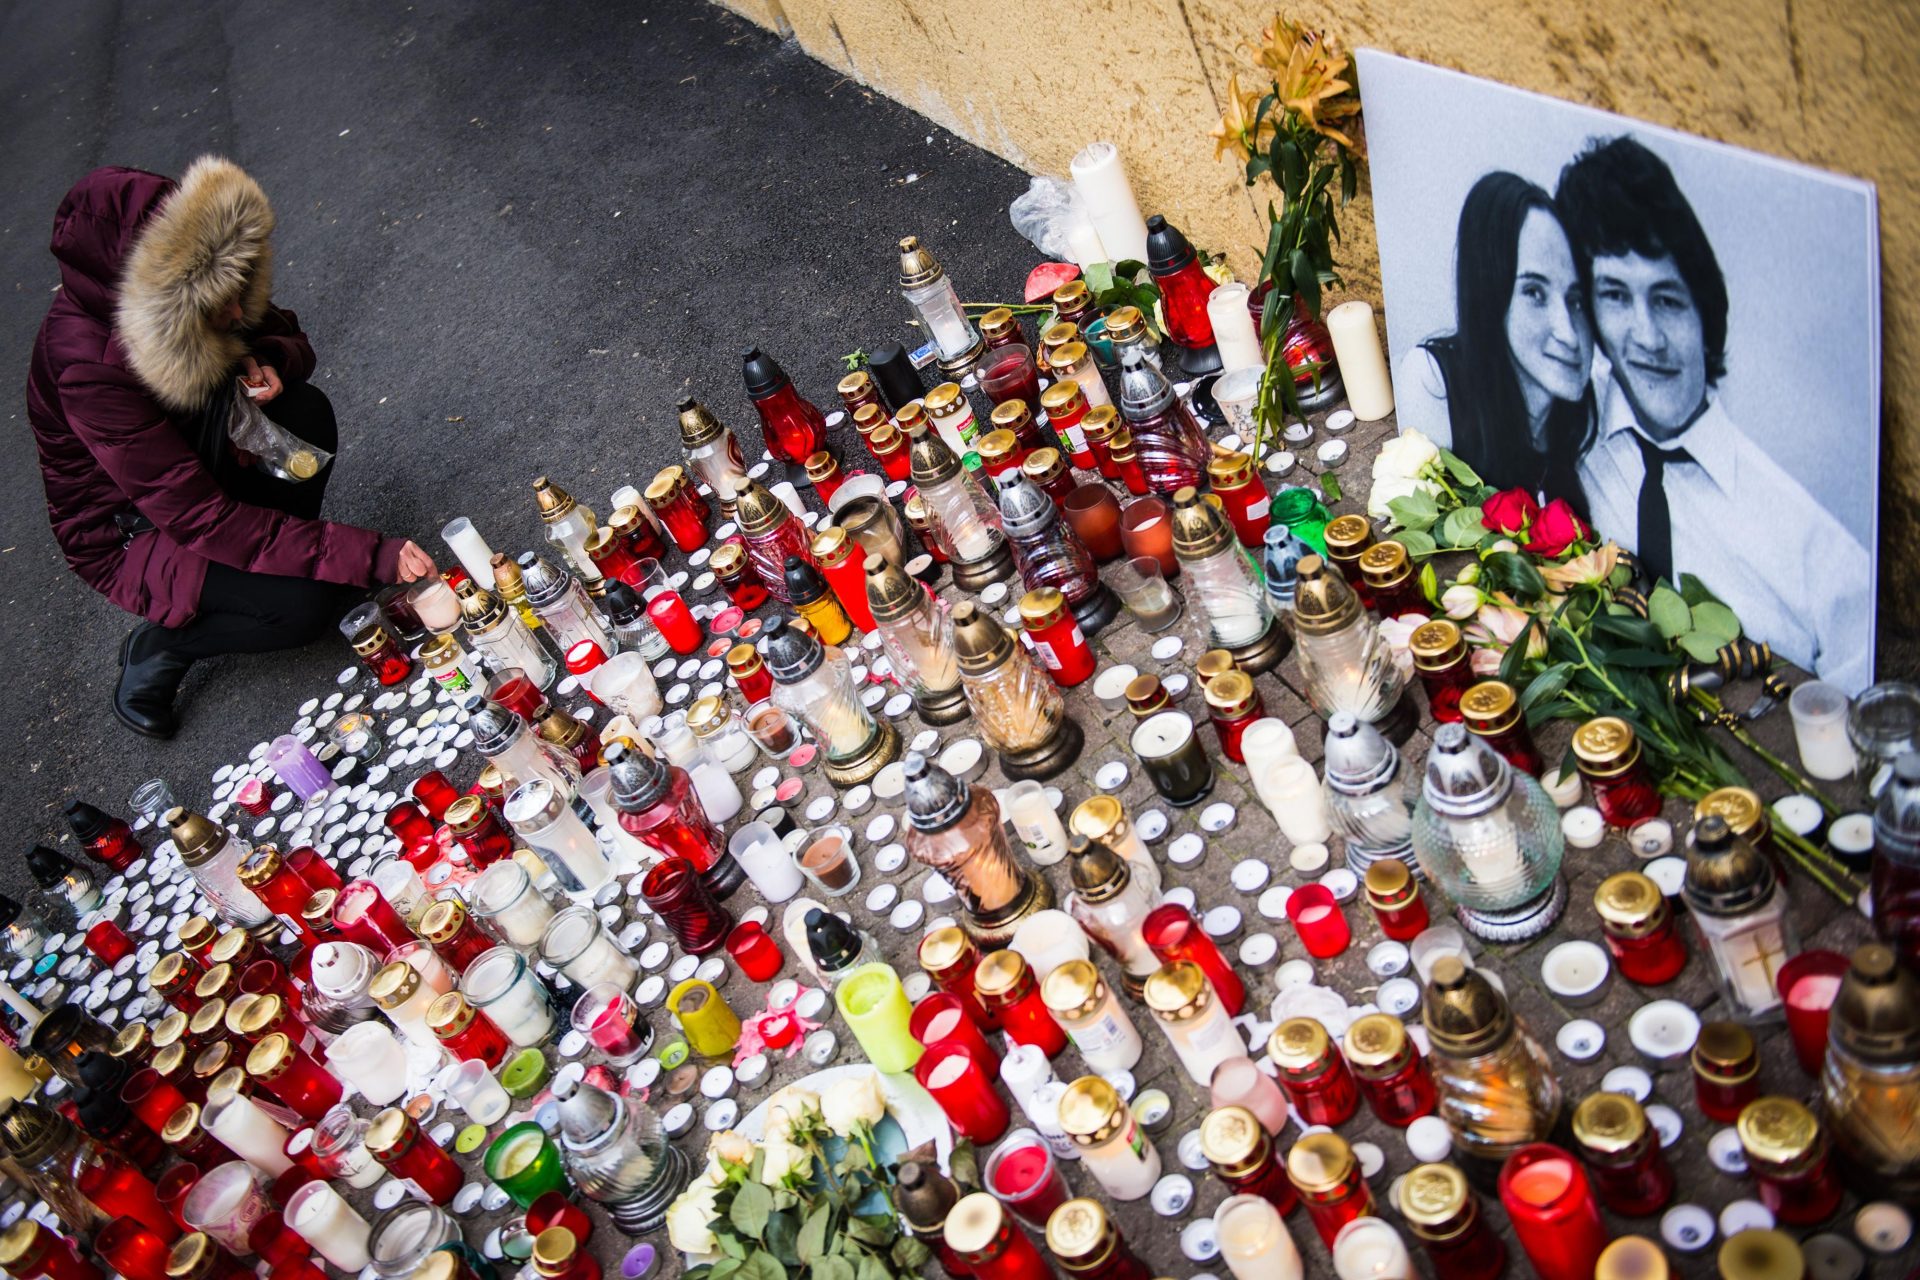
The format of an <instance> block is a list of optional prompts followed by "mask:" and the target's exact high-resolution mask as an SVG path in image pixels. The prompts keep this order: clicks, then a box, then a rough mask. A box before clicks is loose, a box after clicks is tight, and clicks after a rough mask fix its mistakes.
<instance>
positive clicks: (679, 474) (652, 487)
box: [642, 467, 707, 555]
mask: <svg viewBox="0 0 1920 1280" xmlns="http://www.w3.org/2000/svg"><path fill="white" fill-rule="evenodd" d="M642 497H643V498H644V499H645V500H646V504H647V507H648V509H649V510H651V511H652V512H653V516H654V519H656V520H658V521H659V522H660V527H661V528H663V529H665V530H666V531H667V536H668V537H669V538H672V539H673V544H674V545H675V546H676V547H679V548H680V550H681V551H682V552H683V553H685V554H688V555H691V554H692V553H693V552H695V551H698V550H699V549H700V548H701V547H703V546H705V545H706V542H707V518H706V516H705V515H704V514H702V512H701V510H700V507H699V506H698V505H696V503H695V502H694V494H693V489H692V487H691V486H690V485H688V484H687V483H686V472H684V471H682V470H681V469H680V468H679V467H663V468H662V469H661V470H660V471H659V472H658V473H657V474H655V476H654V477H653V479H652V480H650V481H648V482H647V487H646V491H645V492H644V493H643V494H642Z"/></svg>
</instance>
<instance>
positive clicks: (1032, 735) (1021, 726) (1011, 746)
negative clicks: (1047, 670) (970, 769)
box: [953, 601, 1083, 779]
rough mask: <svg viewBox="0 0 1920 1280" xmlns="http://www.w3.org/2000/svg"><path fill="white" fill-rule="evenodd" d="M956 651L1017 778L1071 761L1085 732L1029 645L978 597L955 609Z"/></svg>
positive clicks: (989, 731)
mask: <svg viewBox="0 0 1920 1280" xmlns="http://www.w3.org/2000/svg"><path fill="white" fill-rule="evenodd" d="M953 634H954V653H955V656H956V659H957V661H958V664H959V667H960V684H961V687H962V688H963V689H964V690H965V691H966V697H967V705H968V706H969V707H971V708H972V710H973V715H974V719H975V720H976V721H978V722H979V727H980V734H981V736H982V737H983V738H985V739H986V741H987V744H988V745H989V746H991V747H992V748H993V749H994V750H995V751H997V752H999V753H1000V758H1001V768H1002V772H1004V773H1006V774H1007V775H1008V776H1009V777H1011V778H1014V779H1019V778H1027V777H1051V776H1053V775H1054V774H1056V773H1058V772H1060V771H1061V770H1062V769H1064V768H1066V767H1067V765H1069V764H1071V763H1072V762H1073V760H1074V758H1075V756H1076V755H1077V754H1078V752H1077V748H1078V746H1079V744H1080V742H1081V739H1082V737H1083V735H1082V733H1081V731H1080V728H1079V725H1078V724H1076V723H1075V722H1074V721H1073V720H1071V719H1070V718H1069V717H1068V715H1067V707H1066V700H1065V699H1064V698H1063V697H1062V696H1061V693H1060V688H1059V686H1058V685H1056V684H1055V683H1054V682H1053V681H1052V679H1050V678H1049V677H1047V676H1046V675H1043V674H1042V673H1041V670H1040V668H1039V666H1038V665H1037V664H1036V663H1035V661H1034V660H1033V659H1032V658H1030V657H1028V656H1027V653H1026V651H1025V649H1024V648H1023V647H1022V646H1020V645H1019V644H1017V643H1016V642H1015V641H1014V639H1013V637H1012V636H1011V635H1010V634H1009V633H1008V632H1007V630H1006V628H1004V627H1002V626H1001V625H1000V624H999V622H997V621H996V620H995V619H994V618H993V617H992V616H991V615H990V614H988V613H986V612H985V611H984V610H982V609H980V608H979V607H978V606H977V605H975V604H974V603H973V602H972V601H967V602H966V603H964V604H961V605H960V606H959V607H958V608H956V609H955V610H954V611H953Z"/></svg>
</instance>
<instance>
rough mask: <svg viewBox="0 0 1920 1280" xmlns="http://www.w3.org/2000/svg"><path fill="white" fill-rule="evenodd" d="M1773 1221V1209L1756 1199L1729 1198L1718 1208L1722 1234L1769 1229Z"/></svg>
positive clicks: (1734, 1234) (1732, 1234)
mask: <svg viewBox="0 0 1920 1280" xmlns="http://www.w3.org/2000/svg"><path fill="white" fill-rule="evenodd" d="M1773 1222H1774V1218H1773V1210H1771V1209H1769V1208H1767V1206H1765V1205H1764V1204H1761V1203H1760V1202H1759V1201H1758V1200H1729V1201H1728V1202H1727V1203H1726V1204H1725V1205H1723V1206H1722V1207H1721V1209H1720V1234H1721V1235H1723V1236H1737V1235H1739V1234H1740V1233H1741V1232H1742V1231H1771V1230H1773Z"/></svg>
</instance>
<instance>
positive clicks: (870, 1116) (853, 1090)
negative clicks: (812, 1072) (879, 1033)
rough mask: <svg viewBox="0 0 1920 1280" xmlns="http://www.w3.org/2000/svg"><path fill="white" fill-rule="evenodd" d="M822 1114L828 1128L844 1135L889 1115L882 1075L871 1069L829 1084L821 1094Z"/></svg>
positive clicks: (874, 1123)
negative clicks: (881, 1079)
mask: <svg viewBox="0 0 1920 1280" xmlns="http://www.w3.org/2000/svg"><path fill="white" fill-rule="evenodd" d="M820 1114H821V1115H822V1116H823V1117H824V1118H825V1119H826V1122H827V1128H829V1129H831V1130H833V1131H834V1132H835V1133H837V1134H839V1135H840V1136H841V1137H843V1138H845V1137H850V1136H852V1134H853V1131H854V1130H855V1129H857V1128H860V1127H861V1126H872V1125H876V1124H879V1123H880V1118H881V1117H882V1116H884V1115H886V1114H887V1099H886V1095H885V1094H883V1093H881V1091H880V1077H879V1075H878V1074H877V1073H875V1072H872V1071H864V1072H861V1073H860V1074H859V1075H857V1076H849V1077H848V1078H846V1079H844V1080H841V1081H839V1082H838V1083H836V1084H833V1085H831V1086H829V1087H828V1089H827V1091H826V1092H825V1093H823V1094H821V1095H820Z"/></svg>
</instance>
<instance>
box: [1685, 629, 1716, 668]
mask: <svg viewBox="0 0 1920 1280" xmlns="http://www.w3.org/2000/svg"><path fill="white" fill-rule="evenodd" d="M1680 647H1681V648H1682V649H1685V650H1686V651H1687V655H1688V656H1689V657H1691V658H1692V659H1693V660H1694V661H1695V662H1714V661H1716V660H1717V659H1718V658H1719V653H1720V646H1719V645H1717V644H1715V643H1714V642H1713V637H1712V636H1710V635H1708V634H1707V633H1706V632H1704V631H1689V632H1687V634H1685V635H1683V636H1681V637H1680Z"/></svg>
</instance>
